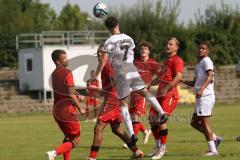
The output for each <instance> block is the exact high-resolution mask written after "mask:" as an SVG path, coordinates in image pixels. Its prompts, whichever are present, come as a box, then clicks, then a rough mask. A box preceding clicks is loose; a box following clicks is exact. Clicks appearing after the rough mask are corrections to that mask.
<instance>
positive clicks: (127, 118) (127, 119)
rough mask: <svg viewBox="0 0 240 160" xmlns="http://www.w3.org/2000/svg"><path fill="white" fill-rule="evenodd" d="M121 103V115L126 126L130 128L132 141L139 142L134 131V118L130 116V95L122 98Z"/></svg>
mask: <svg viewBox="0 0 240 160" xmlns="http://www.w3.org/2000/svg"><path fill="white" fill-rule="evenodd" d="M120 105H121V108H120V109H121V115H122V117H123V119H124V123H125V125H126V128H127V130H128V133H129V135H130V137H131V140H132V141H135V143H136V142H137V140H138V139H137V137H136V136H135V135H134V131H133V125H132V118H131V116H130V113H129V110H128V97H125V98H122V99H120Z"/></svg>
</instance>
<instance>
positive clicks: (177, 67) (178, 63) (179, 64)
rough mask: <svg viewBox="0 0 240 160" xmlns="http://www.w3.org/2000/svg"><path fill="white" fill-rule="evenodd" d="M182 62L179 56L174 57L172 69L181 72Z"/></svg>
mask: <svg viewBox="0 0 240 160" xmlns="http://www.w3.org/2000/svg"><path fill="white" fill-rule="evenodd" d="M183 67H184V62H183V60H182V59H181V58H176V59H175V61H174V71H175V73H177V72H180V73H183Z"/></svg>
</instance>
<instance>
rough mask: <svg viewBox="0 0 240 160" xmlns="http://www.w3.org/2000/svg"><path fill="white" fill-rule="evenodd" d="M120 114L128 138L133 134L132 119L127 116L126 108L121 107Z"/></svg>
mask: <svg viewBox="0 0 240 160" xmlns="http://www.w3.org/2000/svg"><path fill="white" fill-rule="evenodd" d="M121 114H122V116H123V119H124V123H125V125H126V128H127V130H128V133H129V135H130V136H132V135H133V134H134V131H133V126H132V119H131V116H130V114H129V111H128V107H127V106H121Z"/></svg>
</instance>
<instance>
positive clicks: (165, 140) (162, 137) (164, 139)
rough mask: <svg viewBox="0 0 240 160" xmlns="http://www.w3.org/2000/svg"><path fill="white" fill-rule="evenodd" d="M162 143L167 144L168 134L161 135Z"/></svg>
mask: <svg viewBox="0 0 240 160" xmlns="http://www.w3.org/2000/svg"><path fill="white" fill-rule="evenodd" d="M160 140H161V144H166V143H167V135H165V136H160Z"/></svg>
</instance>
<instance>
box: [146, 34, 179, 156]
mask: <svg viewBox="0 0 240 160" xmlns="http://www.w3.org/2000/svg"><path fill="white" fill-rule="evenodd" d="M179 45H180V43H179V41H178V39H177V38H175V37H172V38H170V39H169V40H168V43H167V47H166V53H167V54H168V59H167V60H166V61H165V62H164V64H163V66H162V68H161V71H160V73H159V76H158V78H156V79H155V80H153V82H152V83H151V84H152V85H156V84H159V86H158V91H157V100H158V102H159V103H160V104H161V106H162V108H163V110H164V112H165V113H166V114H167V115H168V116H170V115H171V113H172V112H173V110H174V109H175V107H176V106H177V103H178V99H179V94H178V90H177V86H178V83H179V82H180V81H181V80H182V72H183V67H184V62H183V60H182V59H181V58H180V57H179V56H178V55H177V51H178V49H179ZM156 113H157V112H156V111H155V110H154V108H153V107H151V109H150V125H151V127H152V132H153V136H154V138H155V141H156V144H155V146H154V148H153V150H152V152H151V153H150V154H149V156H151V157H152V159H153V160H155V159H160V158H162V156H163V155H164V154H165V153H166V142H167V135H168V129H167V122H165V123H163V124H160V123H158V122H157V123H156V118H157V116H158V115H157V114H156Z"/></svg>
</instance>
